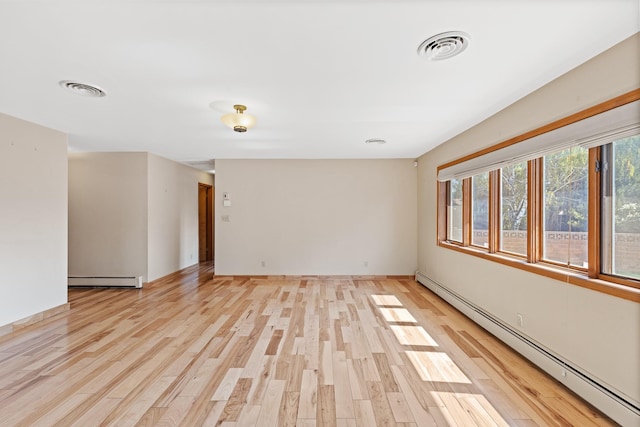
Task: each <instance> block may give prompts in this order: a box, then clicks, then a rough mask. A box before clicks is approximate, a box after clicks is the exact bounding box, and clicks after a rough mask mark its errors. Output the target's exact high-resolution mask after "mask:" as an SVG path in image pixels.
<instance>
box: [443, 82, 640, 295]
mask: <svg viewBox="0 0 640 427" xmlns="http://www.w3.org/2000/svg"><path fill="white" fill-rule="evenodd" d="M638 108H640V89H637V90H634V91H632V92H629V93H628V94H625V95H622V96H620V97H618V98H615V99H612V100H610V101H607V102H604V103H602V104H600V105H597V106H594V107H592V108H590V109H587V110H585V111H582V112H579V113H576V114H574V115H572V116H570V117H567V118H564V119H561V120H558V121H557V122H554V123H551V124H548V125H545V126H543V127H542V128H540V129H536V130H534V131H530V132H527V133H526V134H524V135H521V136H518V137H515V138H512V139H511V140H508V141H504V142H501V143H500V144H497V145H496V146H494V147H489V148H486V149H484V150H482V151H480V152H478V153H475V154H471V155H468V156H465V157H464V158H462V159H460V160H459V161H452V162H449V163H447V164H445V165H441V166H440V167H438V181H439V184H438V185H439V190H438V239H439V240H438V241H439V244H440V245H441V246H444V247H446V248H449V249H453V250H456V251H462V252H465V253H468V254H472V255H475V256H478V257H482V258H485V259H489V260H492V261H496V262H500V263H501V264H505V265H509V266H513V267H516V268H520V269H523V270H527V271H531V272H534V273H538V274H541V275H545V276H549V277H553V278H556V279H559V280H563V281H565V282H567V283H571V284H575V285H579V286H585V287H588V288H589V289H595V290H598V291H601V292H605V293H609V294H611V295H615V296H619V297H623V298H626V299H630V300H633V301H637V302H640V261H639V259H640V258H638V254H639V253H640V120H639V118H638V114H637V111H638ZM445 200H446V202H445ZM445 210H446V214H445ZM445 230H446V233H445ZM451 243H454V244H451Z"/></svg>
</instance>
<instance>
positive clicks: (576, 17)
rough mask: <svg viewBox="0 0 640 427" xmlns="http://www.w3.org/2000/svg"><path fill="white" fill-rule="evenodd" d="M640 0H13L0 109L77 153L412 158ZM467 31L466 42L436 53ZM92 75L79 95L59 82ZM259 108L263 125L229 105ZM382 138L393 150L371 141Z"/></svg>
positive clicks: (585, 52) (629, 24)
mask: <svg viewBox="0 0 640 427" xmlns="http://www.w3.org/2000/svg"><path fill="white" fill-rule="evenodd" d="M639 8H640V6H639V2H638V0H527V1H520V0H511V1H508V0H503V1H498V0H496V1H478V0H448V1H444V0H442V1H426V0H425V1H418V0H413V1H406V0H389V1H383V0H380V1H373V0H371V1H368V0H359V1H357V0H350V1H349V0H342V1H320V0H297V1H293V0H291V1H271V0H262V1H259V0H255V1H244V0H233V1H216V0H208V1H204V0H203V1H198V0H192V1H188V0H165V1H150V0H147V1H145V0H139V1H133V2H127V1H117V0H113V1H100V0H84V1H54V0H50V1H37V2H36V1H29V0H9V1H7V0H0V112H3V113H6V114H9V115H12V116H16V117H19V118H22V119H26V120H29V121H32V122H35V123H39V124H42V125H44V126H48V127H51V128H54V129H58V130H61V131H64V132H68V133H69V147H70V150H76V151H148V152H152V153H155V154H158V155H160V156H164V157H167V158H170V159H173V160H177V161H206V160H210V159H220V158H415V157H417V156H419V155H421V154H423V153H425V152H426V151H428V150H429V149H431V148H433V147H435V146H436V145H438V144H441V143H442V142H444V141H446V140H448V139H449V138H451V137H453V136H455V135H457V134H459V133H460V132H462V131H464V130H466V129H468V128H469V127H471V126H473V125H474V124H476V123H478V122H480V121H482V120H484V119H485V118H487V117H489V116H490V115H492V114H494V113H496V112H497V111H499V110H500V109H502V108H504V107H506V106H507V105H509V104H511V103H513V102H514V101H516V100H518V99H520V98H521V97H523V96H525V95H526V94H528V93H530V92H532V91H533V90H535V89H537V88H538V87H540V86H542V85H544V84H546V83H547V82H549V81H551V80H553V79H555V78H556V77H558V76H560V75H562V74H563V73H565V72H567V71H568V70H570V69H572V68H574V67H576V66H578V65H579V64H581V63H583V62H585V61H586V60H588V59H590V58H592V57H593V56H595V55H597V54H598V53H600V52H602V51H604V50H606V49H608V48H609V47H611V46H613V45H614V44H616V43H618V42H620V41H622V40H624V39H625V38H627V37H629V36H631V35H632V34H634V33H636V32H638V31H639V30H640V11H639ZM453 30H459V31H464V32H466V33H468V34H469V35H470V36H471V42H470V44H469V47H468V49H467V50H466V51H464V52H463V53H462V54H461V55H459V56H457V57H455V58H452V59H449V60H447V61H426V60H425V59H423V58H421V57H419V56H418V55H417V53H416V51H417V48H418V46H419V45H420V43H421V42H422V41H424V40H425V39H427V38H429V37H431V36H433V35H435V34H438V33H442V32H445V31H453ZM61 80H76V81H80V82H83V83H90V84H94V85H97V86H99V87H101V88H102V89H104V90H105V91H106V92H107V94H108V95H107V96H106V97H105V98H99V99H92V98H86V97H81V96H78V95H75V94H72V93H69V92H67V91H65V90H63V89H62V88H61V87H60V86H59V85H58V82H59V81H61ZM236 103H241V104H245V105H247V107H248V109H247V113H250V114H253V115H255V116H256V117H257V119H258V123H257V125H256V126H255V128H253V129H250V130H249V131H248V132H247V133H244V134H239V133H235V132H233V131H232V130H231V129H229V128H227V127H225V126H224V125H223V124H222V123H221V122H220V116H222V115H223V114H224V113H227V112H232V105H233V104H236ZM368 138H384V139H385V140H387V141H388V142H387V144H385V145H375V144H365V143H364V141H365V140H366V139H368Z"/></svg>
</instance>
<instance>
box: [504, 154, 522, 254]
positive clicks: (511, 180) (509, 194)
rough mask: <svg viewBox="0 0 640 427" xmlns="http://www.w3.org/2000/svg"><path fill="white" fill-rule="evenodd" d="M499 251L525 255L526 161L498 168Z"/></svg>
mask: <svg viewBox="0 0 640 427" xmlns="http://www.w3.org/2000/svg"><path fill="white" fill-rule="evenodd" d="M500 251H503V252H510V253H514V254H519V255H525V256H526V255H527V163H526V162H520V163H518V164H515V165H511V166H506V167H504V168H502V169H501V170H500Z"/></svg>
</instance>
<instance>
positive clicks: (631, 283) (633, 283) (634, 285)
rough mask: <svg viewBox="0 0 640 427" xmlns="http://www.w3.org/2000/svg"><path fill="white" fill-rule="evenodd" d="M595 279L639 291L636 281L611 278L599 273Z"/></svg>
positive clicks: (639, 286)
mask: <svg viewBox="0 0 640 427" xmlns="http://www.w3.org/2000/svg"><path fill="white" fill-rule="evenodd" d="M597 279H600V280H604V281H607V282H612V283H615V284H618V285H622V286H631V287H632V288H636V289H640V283H638V281H637V280H633V279H626V278H624V277H619V276H611V275H609V274H604V273H599V274H598V276H597Z"/></svg>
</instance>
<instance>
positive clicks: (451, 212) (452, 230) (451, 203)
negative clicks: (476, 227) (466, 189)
mask: <svg viewBox="0 0 640 427" xmlns="http://www.w3.org/2000/svg"><path fill="white" fill-rule="evenodd" d="M447 199H448V200H447V238H448V240H450V241H453V242H460V243H462V181H461V180H457V179H452V180H451V181H449V192H448V195H447Z"/></svg>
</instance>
